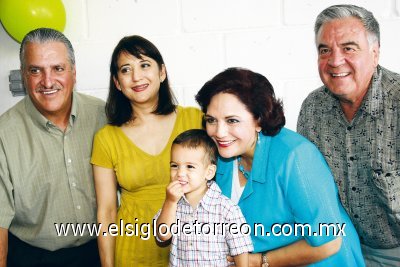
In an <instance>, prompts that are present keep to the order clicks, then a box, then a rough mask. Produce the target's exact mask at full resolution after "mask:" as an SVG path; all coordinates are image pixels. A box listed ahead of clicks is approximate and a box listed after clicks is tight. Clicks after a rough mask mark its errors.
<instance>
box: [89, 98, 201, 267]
mask: <svg viewBox="0 0 400 267" xmlns="http://www.w3.org/2000/svg"><path fill="white" fill-rule="evenodd" d="M201 120H202V113H201V111H200V110H199V109H197V108H192V107H188V108H183V107H180V106H178V107H177V117H176V121H175V125H174V128H173V130H172V133H171V136H170V138H169V140H168V143H167V145H166V146H165V148H164V149H163V151H162V152H161V153H160V154H158V155H156V156H153V155H150V154H148V153H146V152H144V151H143V150H141V149H140V148H138V147H137V146H136V145H135V144H134V143H133V142H132V141H131V140H130V139H129V138H128V137H127V136H126V135H125V134H124V133H123V131H122V130H121V128H120V127H117V126H111V125H106V126H105V127H104V128H102V129H101V130H100V131H99V132H98V133H97V134H96V136H95V139H94V143H93V153H92V160H91V163H92V164H94V165H97V166H101V167H104V168H110V169H114V171H115V173H116V176H117V180H118V184H119V186H120V187H121V202H120V206H119V209H118V220H117V222H116V223H117V224H118V226H119V227H120V225H121V224H123V225H127V224H128V223H130V224H131V225H130V226H128V227H125V232H123V233H122V235H121V232H120V234H119V235H118V236H117V237H116V249H115V266H116V267H120V266H124V267H125V266H134V267H136V266H145V267H149V266H168V256H169V250H170V248H169V247H165V248H160V247H158V246H157V244H156V241H155V239H154V235H153V223H152V219H153V217H154V215H155V214H156V213H157V211H158V210H159V209H160V208H161V207H162V204H163V202H164V199H165V189H166V186H167V184H168V183H169V180H170V175H169V174H170V171H169V162H170V149H171V145H172V141H173V140H174V139H175V137H176V136H177V135H178V134H180V133H181V132H183V131H185V130H189V129H193V128H201ZM149 138H151V133H149ZM149 225H151V228H150V227H148V226H149ZM119 231H121V230H120V229H119Z"/></svg>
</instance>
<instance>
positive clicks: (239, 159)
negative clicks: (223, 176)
mask: <svg viewBox="0 0 400 267" xmlns="http://www.w3.org/2000/svg"><path fill="white" fill-rule="evenodd" d="M237 162H238V167H239V171H240V172H241V173H242V174H243V176H244V177H246V179H250V174H251V171H246V170H245V169H244V167H243V165H242V156H238V157H237Z"/></svg>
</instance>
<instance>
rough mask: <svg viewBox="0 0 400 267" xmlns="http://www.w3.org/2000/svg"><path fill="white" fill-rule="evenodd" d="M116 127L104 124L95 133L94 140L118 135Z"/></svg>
mask: <svg viewBox="0 0 400 267" xmlns="http://www.w3.org/2000/svg"><path fill="white" fill-rule="evenodd" d="M118 128H119V127H118V126H114V125H110V124H106V125H104V126H103V127H102V128H101V129H100V130H98V131H97V133H96V138H111V136H115V135H116V134H118Z"/></svg>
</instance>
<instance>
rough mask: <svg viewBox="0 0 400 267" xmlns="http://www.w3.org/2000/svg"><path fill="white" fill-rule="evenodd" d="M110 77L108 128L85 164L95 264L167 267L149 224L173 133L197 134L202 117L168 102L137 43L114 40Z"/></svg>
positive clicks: (143, 43) (145, 48)
mask: <svg viewBox="0 0 400 267" xmlns="http://www.w3.org/2000/svg"><path fill="white" fill-rule="evenodd" d="M110 72H111V75H110V91H109V96H108V99H107V105H106V113H107V117H108V123H109V124H108V125H106V126H105V127H104V128H102V129H101V130H100V131H99V132H98V133H97V134H96V136H95V140H94V144H93V152H92V159H91V163H92V164H93V170H94V179H95V188H96V195H97V205H98V211H97V218H98V222H99V223H101V224H102V228H101V232H100V236H99V238H98V245H99V251H100V258H101V262H102V266H135V267H136V266H146V267H147V266H167V265H168V255H169V248H168V247H167V248H160V247H158V246H157V244H156V241H155V239H154V236H153V231H152V227H153V226H152V218H153V216H154V215H155V214H156V213H157V211H158V210H159V209H160V208H161V206H162V203H163V201H164V198H165V188H166V186H167V184H168V183H169V162H170V148H171V143H172V141H173V140H174V138H175V137H176V136H177V135H178V134H180V133H181V132H183V131H185V130H188V129H192V128H201V120H202V113H201V111H200V110H199V109H197V108H183V107H181V106H177V105H176V104H175V103H176V101H175V98H174V96H173V93H172V91H171V89H170V87H169V83H168V76H167V71H166V68H165V65H164V61H163V58H162V56H161V54H160V52H159V51H158V49H157V48H156V47H155V46H154V45H153V44H152V43H151V42H150V41H148V40H146V39H144V38H143V37H140V36H128V37H124V38H123V39H121V41H120V42H119V43H118V45H117V46H116V47H115V49H114V52H113V54H112V58H111V66H110ZM118 188H119V189H120V191H121V199H120V206H119V207H117V189H118ZM112 223H115V224H116V225H117V226H118V235H117V236H116V237H114V235H115V233H116V230H115V229H116V228H115V227H114V229H113V231H111V232H110V231H108V226H109V225H110V224H112ZM129 224H130V225H129ZM150 225H151V228H150ZM121 226H124V227H122V229H120V227H121Z"/></svg>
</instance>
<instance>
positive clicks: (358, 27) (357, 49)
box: [316, 17, 379, 102]
mask: <svg viewBox="0 0 400 267" xmlns="http://www.w3.org/2000/svg"><path fill="white" fill-rule="evenodd" d="M316 42H317V48H318V70H319V74H320V77H321V80H322V82H323V83H324V84H325V86H326V87H328V89H329V90H330V91H331V92H332V93H333V94H334V95H336V96H337V97H339V99H341V100H343V101H348V102H356V101H358V102H360V99H361V100H362V98H363V97H364V95H365V94H366V92H367V91H368V87H369V84H370V81H371V78H372V75H373V73H374V71H375V68H376V66H377V65H378V59H379V45H378V43H377V42H374V43H371V44H369V43H368V33H367V31H366V30H365V28H364V26H363V24H362V23H361V21H360V20H358V19H357V18H353V17H349V18H344V19H335V20H332V21H329V22H327V23H325V24H323V25H322V27H321V28H320V30H319V33H318V34H317V39H316Z"/></svg>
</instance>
